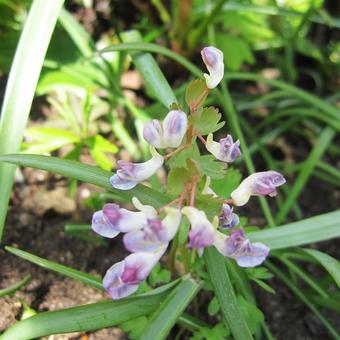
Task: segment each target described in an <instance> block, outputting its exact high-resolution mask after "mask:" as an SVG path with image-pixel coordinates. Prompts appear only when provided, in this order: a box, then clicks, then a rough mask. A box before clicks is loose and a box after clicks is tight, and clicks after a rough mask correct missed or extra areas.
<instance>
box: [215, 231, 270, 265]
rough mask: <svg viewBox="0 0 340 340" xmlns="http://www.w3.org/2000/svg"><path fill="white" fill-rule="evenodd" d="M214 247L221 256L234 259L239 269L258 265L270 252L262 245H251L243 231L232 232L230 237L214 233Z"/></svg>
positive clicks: (257, 243) (217, 232)
mask: <svg viewBox="0 0 340 340" xmlns="http://www.w3.org/2000/svg"><path fill="white" fill-rule="evenodd" d="M214 246H215V247H216V248H217V250H218V251H219V252H220V253H221V254H222V255H224V256H228V257H231V258H233V259H235V261H236V262H237V264H238V265H239V266H240V267H255V266H258V265H260V264H261V263H262V262H263V261H264V260H265V259H266V257H267V256H268V254H269V250H270V249H269V248H268V247H267V246H266V245H264V244H263V243H259V242H256V243H251V242H250V241H249V239H247V238H246V237H245V235H244V232H243V229H239V230H236V231H233V232H232V233H231V235H230V236H226V235H224V234H222V233H221V232H219V231H216V233H215V241H214Z"/></svg>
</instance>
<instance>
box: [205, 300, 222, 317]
mask: <svg viewBox="0 0 340 340" xmlns="http://www.w3.org/2000/svg"><path fill="white" fill-rule="evenodd" d="M219 310H220V305H219V303H218V300H217V298H216V296H214V297H213V298H212V300H210V302H209V305H208V314H209V315H210V316H214V315H216V314H217V313H218V311H219Z"/></svg>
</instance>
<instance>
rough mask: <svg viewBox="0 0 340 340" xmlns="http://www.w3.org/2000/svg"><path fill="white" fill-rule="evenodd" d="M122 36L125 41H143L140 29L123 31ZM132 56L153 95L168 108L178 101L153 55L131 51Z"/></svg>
mask: <svg viewBox="0 0 340 340" xmlns="http://www.w3.org/2000/svg"><path fill="white" fill-rule="evenodd" d="M121 38H122V40H123V41H124V42H141V40H142V37H141V34H140V33H139V32H138V31H129V32H123V33H121ZM131 57H132V60H133V62H134V64H135V65H136V68H137V69H138V71H139V72H140V73H141V75H142V77H143V79H144V81H145V84H146V87H147V88H148V89H149V91H150V92H151V94H152V96H154V97H155V98H157V99H158V100H159V101H160V102H161V103H162V104H163V105H164V106H165V107H167V108H169V107H170V105H172V104H173V103H176V102H177V100H176V97H175V95H174V93H173V91H172V89H171V87H170V85H169V83H168V82H167V80H166V79H165V77H164V75H163V73H162V71H161V70H160V69H159V66H158V65H157V63H156V61H155V59H154V58H153V57H152V55H151V54H150V53H145V52H131Z"/></svg>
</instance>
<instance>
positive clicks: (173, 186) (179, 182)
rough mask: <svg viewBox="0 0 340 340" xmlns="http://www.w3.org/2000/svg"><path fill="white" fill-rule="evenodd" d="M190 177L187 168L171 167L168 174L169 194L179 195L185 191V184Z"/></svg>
mask: <svg viewBox="0 0 340 340" xmlns="http://www.w3.org/2000/svg"><path fill="white" fill-rule="evenodd" d="M189 179H190V174H189V172H188V170H187V169H185V168H171V169H170V171H169V175H168V186H167V191H168V194H169V195H173V196H178V195H179V194H180V193H181V192H183V189H184V184H185V183H186V182H187V181H188V180H189Z"/></svg>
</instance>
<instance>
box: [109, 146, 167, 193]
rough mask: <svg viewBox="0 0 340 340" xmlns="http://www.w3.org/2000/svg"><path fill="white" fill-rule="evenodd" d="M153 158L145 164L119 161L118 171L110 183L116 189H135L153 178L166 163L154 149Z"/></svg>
mask: <svg viewBox="0 0 340 340" xmlns="http://www.w3.org/2000/svg"><path fill="white" fill-rule="evenodd" d="M150 152H151V155H152V158H151V159H150V160H148V161H146V162H144V163H132V162H125V161H121V160H120V161H118V162H117V163H118V170H117V173H116V174H115V175H113V176H112V177H111V178H110V183H111V185H112V186H113V187H114V188H115V189H120V190H129V189H132V188H134V187H135V186H136V185H137V184H138V183H140V182H143V181H145V180H146V179H148V178H149V177H151V176H152V175H153V174H154V173H155V172H156V171H157V170H158V169H159V168H160V167H161V166H162V165H163V162H164V158H163V156H161V155H160V154H159V153H158V152H157V151H156V149H155V148H154V147H150Z"/></svg>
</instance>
